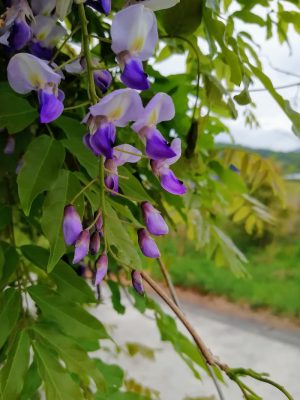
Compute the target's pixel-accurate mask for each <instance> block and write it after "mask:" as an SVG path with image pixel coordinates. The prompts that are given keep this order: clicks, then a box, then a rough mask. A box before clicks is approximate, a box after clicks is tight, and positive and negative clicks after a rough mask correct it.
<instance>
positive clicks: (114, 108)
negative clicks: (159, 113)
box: [90, 89, 143, 127]
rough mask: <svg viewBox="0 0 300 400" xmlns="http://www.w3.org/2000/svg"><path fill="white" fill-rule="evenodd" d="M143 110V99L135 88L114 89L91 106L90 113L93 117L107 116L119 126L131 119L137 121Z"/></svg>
mask: <svg viewBox="0 0 300 400" xmlns="http://www.w3.org/2000/svg"><path fill="white" fill-rule="evenodd" d="M142 111H143V104H142V100H141V98H140V96H139V94H138V93H137V92H136V91H135V90H133V89H119V90H114V91H113V92H111V93H109V94H107V95H106V96H104V97H103V99H101V100H100V101H99V102H98V103H97V104H95V105H94V106H92V107H90V113H91V115H92V116H93V117H98V116H104V117H107V119H108V120H109V121H112V122H113V123H114V125H116V126H119V127H124V126H126V125H127V124H128V122H130V121H135V120H136V119H137V118H138V116H139V115H140V113H141V112H142Z"/></svg>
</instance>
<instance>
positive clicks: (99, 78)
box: [93, 70, 112, 93]
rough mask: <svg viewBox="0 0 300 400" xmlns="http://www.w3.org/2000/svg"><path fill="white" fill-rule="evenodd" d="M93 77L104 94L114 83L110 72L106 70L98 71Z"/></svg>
mask: <svg viewBox="0 0 300 400" xmlns="http://www.w3.org/2000/svg"><path fill="white" fill-rule="evenodd" d="M93 76H94V82H95V85H96V86H98V88H99V89H100V90H101V92H102V93H106V92H107V89H108V88H109V86H110V85H111V82H112V77H111V74H110V72H108V71H106V70H96V71H94V73H93Z"/></svg>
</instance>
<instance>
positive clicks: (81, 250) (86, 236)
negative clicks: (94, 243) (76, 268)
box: [73, 229, 90, 264]
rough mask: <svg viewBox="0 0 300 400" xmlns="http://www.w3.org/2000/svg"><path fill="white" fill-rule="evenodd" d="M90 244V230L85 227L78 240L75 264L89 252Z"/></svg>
mask: <svg viewBox="0 0 300 400" xmlns="http://www.w3.org/2000/svg"><path fill="white" fill-rule="evenodd" d="M89 245H90V232H89V231H88V230H86V229H85V230H84V231H82V232H81V233H80V235H79V237H78V239H77V240H76V243H75V253H74V259H73V264H77V263H79V262H80V261H82V260H83V259H84V257H85V256H86V255H87V254H88V252H89Z"/></svg>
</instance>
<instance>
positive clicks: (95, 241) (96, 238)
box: [90, 231, 100, 256]
mask: <svg viewBox="0 0 300 400" xmlns="http://www.w3.org/2000/svg"><path fill="white" fill-rule="evenodd" d="M99 250H100V233H99V232H97V231H95V232H94V233H93V234H92V236H91V241H90V252H91V254H92V255H93V256H94V255H95V254H97V253H98V252H99Z"/></svg>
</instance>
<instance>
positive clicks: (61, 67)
mask: <svg viewBox="0 0 300 400" xmlns="http://www.w3.org/2000/svg"><path fill="white" fill-rule="evenodd" d="M77 58H79V56H76V57H72V58H69V59H68V60H67V61H65V62H63V63H62V64H60V65H58V66H57V67H55V68H54V69H53V71H59V70H61V69H63V67H64V66H66V65H68V64H71V63H72V62H73V61H75V60H77Z"/></svg>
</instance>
